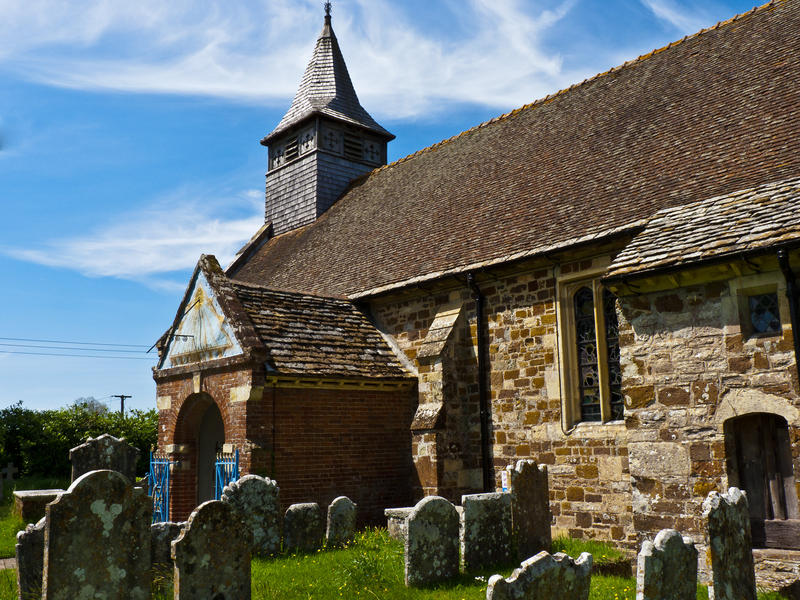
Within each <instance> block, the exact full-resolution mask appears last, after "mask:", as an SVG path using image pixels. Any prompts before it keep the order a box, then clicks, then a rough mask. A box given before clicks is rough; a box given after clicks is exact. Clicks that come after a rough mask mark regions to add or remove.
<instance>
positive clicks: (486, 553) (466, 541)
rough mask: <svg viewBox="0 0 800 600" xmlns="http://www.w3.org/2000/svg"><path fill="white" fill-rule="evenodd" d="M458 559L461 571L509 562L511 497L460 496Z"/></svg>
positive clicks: (488, 495)
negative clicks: (461, 566) (459, 555)
mask: <svg viewBox="0 0 800 600" xmlns="http://www.w3.org/2000/svg"><path fill="white" fill-rule="evenodd" d="M461 506H463V507H464V510H463V512H462V513H461V558H462V561H463V563H464V570H465V571H466V572H470V571H473V570H476V569H481V568H483V567H490V566H493V565H499V564H503V563H507V562H508V561H509V560H510V559H511V495H510V494H507V493H493V494H469V495H466V496H461Z"/></svg>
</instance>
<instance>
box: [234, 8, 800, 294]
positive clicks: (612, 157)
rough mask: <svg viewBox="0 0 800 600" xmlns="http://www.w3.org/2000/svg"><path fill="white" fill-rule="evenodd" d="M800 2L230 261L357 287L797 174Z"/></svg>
mask: <svg viewBox="0 0 800 600" xmlns="http://www.w3.org/2000/svg"><path fill="white" fill-rule="evenodd" d="M798 31H800V0H785V1H775V2H771V3H769V4H767V5H764V6H763V7H760V8H757V9H754V10H753V11H751V12H749V13H746V14H744V15H741V16H738V17H735V18H734V19H731V20H730V21H727V22H724V23H721V24H717V25H716V26H714V27H712V28H710V29H706V30H703V31H701V32H700V33H698V34H695V35H692V36H689V37H687V38H684V39H682V40H680V41H678V42H675V43H673V44H670V45H669V46H667V47H665V48H662V49H660V50H656V51H653V52H651V53H649V54H647V55H645V56H642V57H640V58H638V59H636V60H633V61H630V62H628V63H625V64H624V65H622V66H620V67H617V68H614V69H611V70H610V71H608V72H606V73H603V74H600V75H597V76H595V77H593V78H592V79H589V80H587V81H584V82H583V83H580V84H576V85H574V86H572V87H571V88H569V89H567V90H564V91H561V92H559V93H556V94H554V95H551V96H548V97H546V98H544V99H542V100H539V101H536V102H534V103H532V104H530V105H527V106H524V107H522V108H520V109H517V110H515V111H513V112H511V113H509V114H506V115H503V116H501V117H498V118H496V119H492V120H491V121H489V122H487V123H484V124H482V125H479V126H477V127H475V128H474V129H471V130H469V131H466V132H464V133H462V134H460V135H458V136H456V137H454V138H452V139H449V140H445V141H444V142H441V143H439V144H437V145H435V146H432V147H430V148H427V149H424V150H421V151H419V152H417V153H416V154H413V155H411V156H409V157H407V158H405V159H402V160H400V161H397V162H396V163H393V164H391V165H389V166H386V167H382V168H379V169H376V170H375V171H373V172H372V173H371V174H369V175H368V176H365V177H364V178H362V179H360V180H357V181H355V182H354V183H353V184H352V185H351V188H350V190H349V191H348V192H346V193H345V194H344V195H343V196H342V198H341V199H340V200H339V201H338V202H337V203H336V204H334V205H333V207H332V208H331V209H329V210H328V211H327V212H326V213H325V214H324V215H322V216H321V217H320V218H319V219H317V221H315V222H314V223H312V224H311V225H308V226H306V227H304V228H301V229H297V230H295V231H291V232H288V233H286V234H283V235H280V236H277V237H275V238H273V239H271V240H269V241H268V242H267V243H265V244H264V245H263V246H262V247H261V248H260V249H259V250H258V251H257V252H255V253H254V254H253V256H252V257H251V258H250V259H249V261H248V262H247V263H246V264H244V265H242V266H241V267H239V268H238V270H233V271H232V272H231V274H232V276H233V277H234V278H236V279H238V280H241V281H249V282H257V283H263V284H265V285H268V286H270V287H271V288H274V289H284V290H294V291H302V292H312V293H318V294H323V295H330V296H348V297H351V298H353V297H360V296H367V295H370V294H374V293H377V292H379V291H382V290H387V289H392V288H394V287H400V286H403V285H408V284H409V283H413V282H415V281H424V280H426V279H432V278H435V277H440V276H441V275H442V274H446V273H456V272H463V271H465V270H469V269H473V268H476V267H480V266H482V265H483V266H485V265H490V264H494V263H499V262H504V261H508V260H512V259H515V258H522V257H526V256H535V255H537V254H542V253H545V252H549V251H552V250H556V249H560V248H567V247H569V246H571V245H573V244H575V243H576V242H579V241H585V240H591V239H598V238H601V237H603V236H610V235H615V234H618V233H619V232H621V231H625V230H630V231H634V230H635V229H636V228H637V227H642V226H643V225H644V224H645V223H646V221H647V219H649V218H650V217H652V216H653V215H654V214H656V213H657V212H658V211H659V210H663V209H669V208H675V207H678V206H681V205H685V204H688V203H691V202H695V201H698V200H702V199H704V198H709V197H712V196H719V195H725V194H731V193H733V192H735V191H737V190H741V189H745V188H751V187H754V186H758V185H760V184H763V183H765V182H769V181H779V180H784V179H788V178H791V177H796V176H798V175H800V86H798V85H797V82H798V81H800V36H798V35H797V32H798Z"/></svg>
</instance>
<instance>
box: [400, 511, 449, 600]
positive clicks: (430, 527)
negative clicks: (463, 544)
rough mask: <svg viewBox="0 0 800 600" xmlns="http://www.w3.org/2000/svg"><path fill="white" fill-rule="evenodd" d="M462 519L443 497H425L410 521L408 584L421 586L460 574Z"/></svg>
mask: <svg viewBox="0 0 800 600" xmlns="http://www.w3.org/2000/svg"><path fill="white" fill-rule="evenodd" d="M458 530H459V518H458V511H456V507H455V506H453V505H452V504H450V502H448V501H447V500H445V499H444V498H442V497H440V496H428V497H427V498H423V499H422V500H420V501H419V502H417V505H416V506H415V507H414V510H412V511H411V514H410V515H409V516H408V520H407V531H406V543H405V577H406V585H408V586H415V587H421V586H426V585H430V584H433V583H436V582H439V581H446V580H447V579H452V578H453V577H455V576H457V575H458V566H459V565H458V563H459V560H458Z"/></svg>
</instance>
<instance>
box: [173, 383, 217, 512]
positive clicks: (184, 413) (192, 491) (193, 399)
mask: <svg viewBox="0 0 800 600" xmlns="http://www.w3.org/2000/svg"><path fill="white" fill-rule="evenodd" d="M174 440H175V444H176V446H178V447H180V448H181V453H180V456H176V457H175V458H177V459H179V460H180V463H181V465H183V466H182V467H181V468H179V469H177V470H176V471H174V472H173V476H172V485H171V488H172V492H171V499H170V501H171V504H172V510H171V518H173V519H184V518H186V517H187V516H188V514H189V513H190V512H191V511H192V510H193V509H194V507H195V506H197V505H198V504H200V503H202V502H205V501H206V500H213V499H214V484H215V480H214V475H215V467H214V463H215V459H216V455H217V452H219V451H221V450H222V447H223V445H224V444H225V421H224V419H223V415H222V411H221V410H220V407H219V406H218V405H217V403H216V402H215V401H214V399H213V398H212V397H211V395H209V394H207V393H198V394H192V395H190V396H189V397H188V398H186V400H185V401H184V402H183V405H182V406H181V409H180V411H179V413H178V418H177V420H176V424H175V437H174Z"/></svg>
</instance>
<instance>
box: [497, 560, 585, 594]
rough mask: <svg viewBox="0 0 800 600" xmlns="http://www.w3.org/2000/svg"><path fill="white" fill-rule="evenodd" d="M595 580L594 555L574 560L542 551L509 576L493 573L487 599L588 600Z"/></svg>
mask: <svg viewBox="0 0 800 600" xmlns="http://www.w3.org/2000/svg"><path fill="white" fill-rule="evenodd" d="M591 579H592V555H591V554H589V553H588V552H584V553H583V554H581V555H580V556H579V557H578V560H573V559H572V558H571V557H569V556H567V555H566V554H562V553H561V552H559V553H558V554H556V555H553V556H551V555H550V554H548V553H547V552H540V553H539V554H537V555H536V556H534V557H532V558H529V559H528V560H526V561H524V562H523V563H522V564H521V565H520V567H519V568H518V569H515V570H514V572H513V573H512V574H511V576H510V577H509V578H508V579H503V576H502V575H492V577H491V578H490V579H489V587H488V588H487V590H486V600H544V599H546V600H587V598H589V584H590V583H591Z"/></svg>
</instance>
